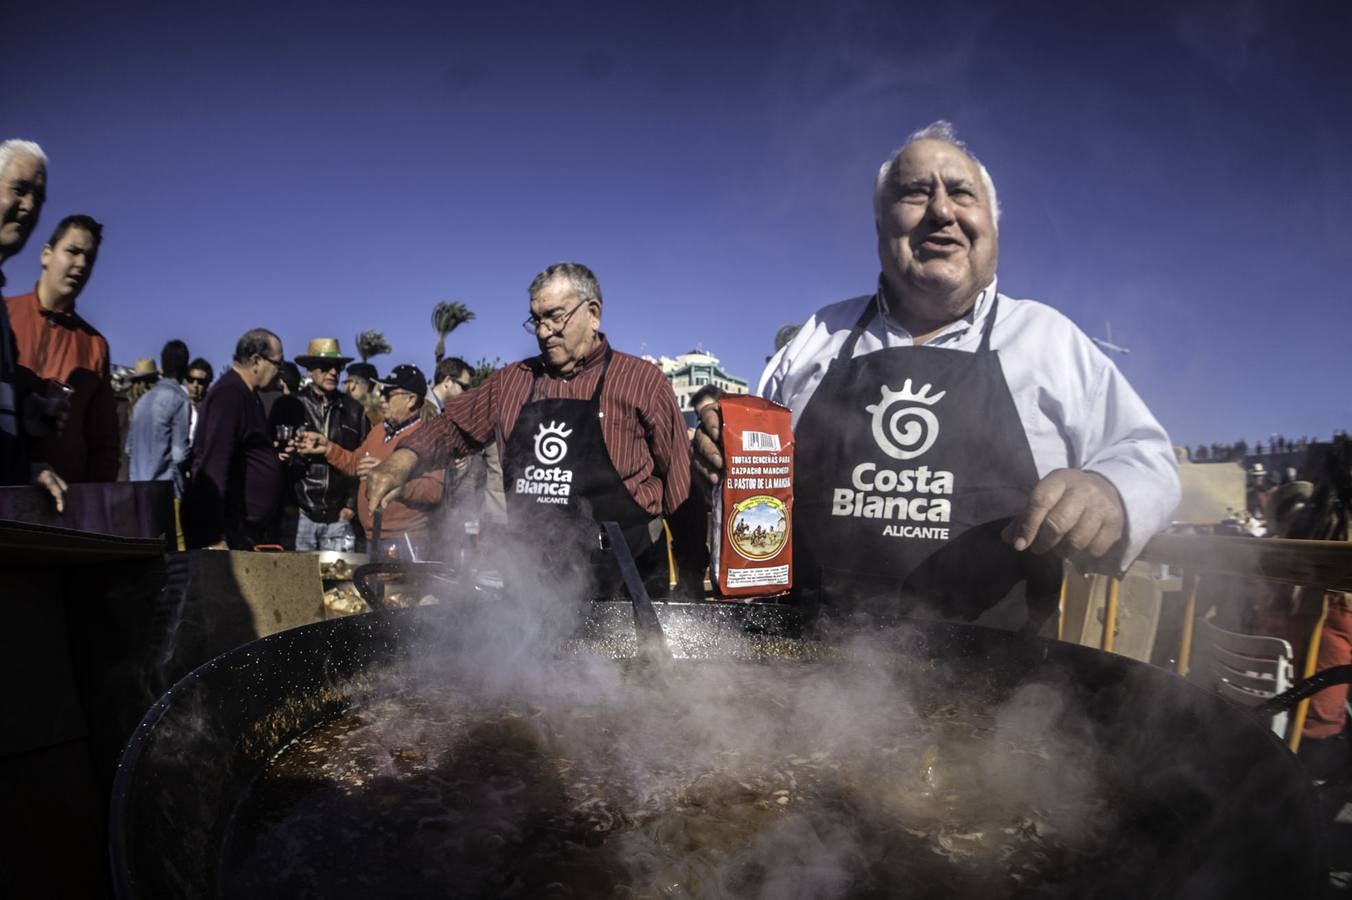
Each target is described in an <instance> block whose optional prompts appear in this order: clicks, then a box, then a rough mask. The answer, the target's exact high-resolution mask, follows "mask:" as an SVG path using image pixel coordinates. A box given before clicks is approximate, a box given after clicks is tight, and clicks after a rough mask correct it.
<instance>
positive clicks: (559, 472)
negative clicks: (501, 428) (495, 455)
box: [502, 348, 654, 593]
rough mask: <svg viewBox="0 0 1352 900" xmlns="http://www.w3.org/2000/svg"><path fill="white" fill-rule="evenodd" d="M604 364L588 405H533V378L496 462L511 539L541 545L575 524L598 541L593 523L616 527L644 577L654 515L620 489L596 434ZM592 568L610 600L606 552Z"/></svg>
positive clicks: (610, 565)
mask: <svg viewBox="0 0 1352 900" xmlns="http://www.w3.org/2000/svg"><path fill="white" fill-rule="evenodd" d="M611 356H612V352H611V350H610V349H609V348H607V349H606V355H605V360H604V362H603V363H602V364H601V377H600V378H598V379H597V381H596V390H595V391H594V392H593V393H592V396H591V399H589V400H565V399H553V400H550V399H544V398H541V399H534V398H535V395H536V393H537V392H538V391H539V387H540V379H539V378H538V377H537V378H536V380H535V385H534V386H533V387H532V389H531V398H532V399H530V400H528V401H527V402H526V404H525V405H524V406H522V407H521V413H520V415H518V416H517V420H516V425H515V426H514V427H513V428H512V433H511V434H510V435H509V436H508V438H507V445H506V454H505V456H504V457H503V461H502V474H503V478H502V481H503V487H504V488H505V489H506V494H507V516H508V518H509V520H510V521H511V525H512V530H513V531H522V530H524V531H527V532H530V533H535V534H538V535H540V537H541V539H542V540H545V541H547V540H548V536H549V534H550V533H551V529H556V528H559V527H561V526H563V527H569V526H576V525H577V523H579V522H582V523H585V524H586V527H587V528H589V529H590V530H591V532H592V533H594V534H596V535H597V536H598V537H599V530H598V529H596V528H595V523H600V522H617V523H619V526H620V528H621V529H622V530H623V531H624V535H625V539H626V541H627V543H628V544H629V550H630V552H631V553H632V554H633V555H634V557H635V558H636V559H639V560H640V563H641V564H640V571H643V569H644V566H643V565H642V563H644V562H645V561H646V558H644V557H643V554H644V551H646V550H649V549H650V548H651V547H652V537H651V531H650V528H649V526H650V524H651V522H652V521H653V515H652V514H651V513H649V512H648V511H647V510H645V509H644V508H643V507H642V506H640V505H639V504H638V501H636V500H635V499H634V497H633V495H632V494H630V493H629V489H628V488H626V487H625V486H624V479H623V478H621V477H620V473H619V472H617V471H616V470H615V464H614V463H613V462H612V461H611V459H610V454H609V452H607V450H606V442H605V438H604V437H603V435H602V433H601V417H602V416H603V415H604V414H603V413H602V411H601V390H602V388H604V387H605V383H606V372H607V371H608V370H609V368H610V360H611ZM565 523H567V525H565ZM648 555H649V556H653V555H654V554H648ZM593 567H594V569H595V571H596V572H597V575H598V578H599V579H600V581H601V585H600V589H601V592H602V593H611V592H613V590H614V589H615V588H616V586H618V584H619V577H618V570H617V569H616V568H615V566H614V561H613V559H612V558H611V555H610V553H609V551H600V550H599V549H598V550H597V551H596V552H595V553H594V554H593Z"/></svg>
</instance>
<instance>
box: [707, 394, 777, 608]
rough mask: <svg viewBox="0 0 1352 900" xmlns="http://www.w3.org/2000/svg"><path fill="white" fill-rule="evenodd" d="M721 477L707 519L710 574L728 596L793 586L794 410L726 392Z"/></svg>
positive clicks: (755, 595) (748, 596)
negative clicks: (792, 424) (792, 411)
mask: <svg viewBox="0 0 1352 900" xmlns="http://www.w3.org/2000/svg"><path fill="white" fill-rule="evenodd" d="M719 405H720V406H721V407H722V409H723V481H722V483H721V484H720V485H719V486H718V488H716V489H715V490H714V496H713V510H712V513H711V514H710V516H709V554H710V557H709V573H710V580H711V581H712V582H713V585H714V589H715V590H716V591H717V593H718V595H719V596H720V597H723V598H726V599H738V600H743V599H744V600H752V599H763V598H766V597H777V596H779V595H781V594H786V593H788V590H789V588H790V587H792V586H793V563H792V559H793V428H792V427H791V422H792V414H791V413H790V412H789V410H788V409H786V408H785V407H783V406H780V405H779V404H778V403H771V402H770V401H769V400H762V399H761V398H759V397H750V396H746V395H737V396H727V395H725V396H724V397H723V398H722V400H720V401H719Z"/></svg>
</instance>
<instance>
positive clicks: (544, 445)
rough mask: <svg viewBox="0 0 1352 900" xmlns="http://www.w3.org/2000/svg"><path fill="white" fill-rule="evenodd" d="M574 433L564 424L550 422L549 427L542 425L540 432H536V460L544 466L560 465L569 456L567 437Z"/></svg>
mask: <svg viewBox="0 0 1352 900" xmlns="http://www.w3.org/2000/svg"><path fill="white" fill-rule="evenodd" d="M572 433H573V429H571V428H567V427H565V426H564V424H563V423H562V422H550V423H549V424H548V425H546V424H544V423H543V422H541V423H540V430H539V431H537V432H535V458H536V459H538V460H539V461H540V465H542V466H553V465H558V464H559V463H560V462H562V460H563V458H564V457H565V456H567V455H568V441H567V437H568V436H569V435H570V434H572Z"/></svg>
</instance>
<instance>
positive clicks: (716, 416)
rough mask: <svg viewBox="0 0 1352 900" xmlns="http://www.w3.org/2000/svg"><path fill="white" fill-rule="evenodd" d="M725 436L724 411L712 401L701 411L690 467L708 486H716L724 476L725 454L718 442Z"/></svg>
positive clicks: (691, 445)
mask: <svg viewBox="0 0 1352 900" xmlns="http://www.w3.org/2000/svg"><path fill="white" fill-rule="evenodd" d="M722 437H723V411H722V409H721V408H720V407H719V405H718V404H717V403H710V404H709V405H707V406H705V407H703V408H702V409H701V410H700V411H699V427H698V428H696V429H695V436H694V437H693V438H691V439H690V468H691V471H692V472H693V474H694V475H695V477H696V478H697V479H698V480H699V481H700V483H701V484H703V485H704V486H705V487H706V488H710V489H712V488H714V487H716V486H717V485H718V482H719V480H720V479H721V478H722V476H723V454H722V452H721V451H719V449H718V442H719V441H720V440H721V439H722Z"/></svg>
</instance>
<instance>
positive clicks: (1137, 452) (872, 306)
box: [694, 122, 1179, 628]
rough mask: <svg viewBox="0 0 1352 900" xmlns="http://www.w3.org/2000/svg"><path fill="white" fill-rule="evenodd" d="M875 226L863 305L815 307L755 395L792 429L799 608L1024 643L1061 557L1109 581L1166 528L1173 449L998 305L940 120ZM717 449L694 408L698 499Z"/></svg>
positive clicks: (1133, 402)
mask: <svg viewBox="0 0 1352 900" xmlns="http://www.w3.org/2000/svg"><path fill="white" fill-rule="evenodd" d="M874 216H875V222H876V226H877V236H878V259H879V262H880V263H881V268H882V274H881V276H880V278H879V280H878V288H877V290H876V292H874V293H873V294H871V295H866V296H862V297H856V298H854V299H852V300H846V301H844V302H842V303H836V304H833V305H831V306H827V307H824V308H823V309H821V310H818V311H817V312H816V313H815V314H814V315H813V316H812V317H811V318H810V319H808V321H807V322H806V323H805V324H804V325H803V327H802V329H801V330H799V332H798V334H797V335H796V336H795V337H794V338H793V340H792V341H790V342H789V343H788V344H787V345H785V346H784V347H783V348H782V349H781V350H780V351H779V353H777V354H776V355H775V356H774V357H773V358H771V360H770V362H769V364H768V365H767V367H766V369H765V372H764V374H763V375H762V376H761V381H760V385H759V393H760V394H761V395H762V396H764V397H767V398H769V399H771V400H774V401H776V402H779V403H782V404H784V405H786V406H788V407H789V408H790V409H792V410H793V420H794V434H795V440H796V444H797V446H796V452H797V477H796V479H795V483H794V504H795V507H794V516H795V518H794V535H793V542H794V552H795V565H796V569H795V576H794V577H795V581H796V583H797V586H798V590H799V592H800V594H801V595H802V596H803V599H805V600H806V601H808V602H815V603H818V604H821V605H823V606H825V607H828V608H832V607H834V608H839V607H846V608H847V609H849V610H862V611H866V612H870V613H874V614H880V615H897V614H907V613H915V614H929V615H933V614H938V615H942V616H947V617H956V618H963V619H967V620H975V621H977V622H978V623H981V624H988V625H996V626H1003V627H1012V628H1020V627H1028V626H1035V625H1036V624H1037V623H1038V622H1039V621H1041V620H1043V619H1045V618H1046V617H1047V616H1048V615H1050V613H1051V612H1052V611H1053V610H1054V609H1055V605H1056V599H1057V590H1058V587H1059V584H1060V577H1061V568H1060V560H1059V559H1058V558H1057V555H1063V556H1069V557H1071V558H1072V559H1075V560H1076V561H1078V562H1079V563H1080V564H1082V565H1086V566H1088V565H1093V566H1096V567H1102V568H1108V569H1112V570H1117V569H1120V568H1122V567H1123V566H1125V565H1126V564H1128V563H1130V561H1131V560H1132V559H1134V558H1135V556H1136V555H1137V553H1139V552H1140V550H1141V548H1142V547H1143V546H1144V544H1145V542H1146V540H1148V539H1149V538H1150V536H1151V535H1152V534H1154V533H1155V532H1156V531H1157V530H1159V529H1160V528H1161V527H1163V526H1164V525H1166V524H1167V523H1168V521H1169V516H1170V515H1171V513H1172V511H1173V509H1174V507H1175V506H1176V504H1177V501H1178V496H1179V484H1178V474H1177V467H1176V463H1175V460H1174V455H1173V452H1172V448H1171V446H1170V443H1169V439H1168V436H1167V435H1166V434H1165V432H1164V430H1163V428H1161V427H1160V425H1159V423H1158V422H1156V421H1155V419H1154V417H1153V416H1152V415H1151V414H1150V412H1149V410H1148V409H1146V407H1145V404H1144V403H1143V402H1142V401H1141V399H1140V398H1139V397H1138V396H1137V395H1136V393H1135V392H1134V391H1133V390H1132V388H1131V387H1130V385H1128V384H1127V382H1126V380H1125V379H1124V378H1123V377H1122V375H1121V373H1120V372H1118V371H1117V369H1116V367H1115V366H1114V365H1113V364H1112V362H1110V361H1109V360H1108V359H1107V358H1106V357H1105V356H1104V355H1103V354H1102V353H1101V352H1100V351H1099V350H1098V349H1097V348H1096V347H1095V346H1094V345H1093V343H1092V342H1091V341H1090V340H1089V339H1088V338H1087V337H1086V336H1085V335H1084V334H1083V333H1082V332H1081V331H1080V330H1079V329H1078V328H1076V327H1075V325H1073V324H1072V323H1071V322H1070V321H1069V320H1068V319H1067V318H1066V317H1065V316H1063V315H1061V314H1060V313H1058V312H1056V311H1055V310H1053V309H1051V308H1049V307H1047V306H1044V305H1042V304H1040V303H1036V302H1034V301H1030V300H1014V299H1012V298H1010V297H1007V296H1004V295H1002V294H998V293H997V291H996V262H997V259H998V256H999V240H998V235H999V232H998V227H997V223H998V219H999V205H998V202H997V199H996V195H995V186H994V183H993V182H992V180H991V178H990V176H989V174H988V173H987V172H986V170H985V167H984V166H982V165H981V163H980V162H978V161H977V160H976V158H975V157H973V156H972V155H971V154H970V153H968V152H967V150H966V148H965V147H964V146H963V144H961V143H960V142H959V141H958V140H957V138H956V136H955V135H954V133H953V130H952V128H951V126H949V125H948V123H946V122H938V123H935V124H934V125H931V126H929V127H928V128H925V129H923V130H921V131H919V132H916V133H915V134H914V135H912V136H911V138H910V139H909V140H908V141H907V142H906V144H905V145H904V146H903V147H901V149H899V150H898V151H897V152H896V153H894V154H893V155H892V156H891V157H890V158H889V159H888V161H887V162H886V163H884V164H883V166H882V168H881V169H880V171H879V173H878V177H877V181H876V186H875V192H874ZM718 431H719V427H718V416H717V413H716V411H713V410H710V411H706V412H705V414H704V416H703V417H702V418H701V429H700V432H699V433H697V434H696V436H695V448H694V449H695V465H696V469H697V471H699V472H700V473H701V474H702V475H703V476H704V479H705V480H706V481H710V482H716V480H717V471H718V470H719V468H720V467H721V464H722V458H721V456H720V454H719V452H718V445H717V438H718ZM1049 550H1055V551H1056V552H1057V555H1048V554H1047V551H1049Z"/></svg>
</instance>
